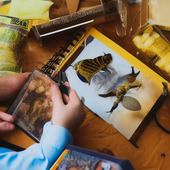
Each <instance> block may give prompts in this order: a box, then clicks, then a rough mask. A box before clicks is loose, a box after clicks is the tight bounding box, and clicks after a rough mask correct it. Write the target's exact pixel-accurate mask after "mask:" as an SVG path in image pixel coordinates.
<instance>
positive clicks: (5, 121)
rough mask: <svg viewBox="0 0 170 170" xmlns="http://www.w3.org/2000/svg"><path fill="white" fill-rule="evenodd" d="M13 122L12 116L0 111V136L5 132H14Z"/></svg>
mask: <svg viewBox="0 0 170 170" xmlns="http://www.w3.org/2000/svg"><path fill="white" fill-rule="evenodd" d="M13 122H14V117H13V116H12V115H9V114H7V113H4V112H1V111H0V135H1V134H2V133H5V132H7V131H12V130H14V128H15V125H14V124H13Z"/></svg>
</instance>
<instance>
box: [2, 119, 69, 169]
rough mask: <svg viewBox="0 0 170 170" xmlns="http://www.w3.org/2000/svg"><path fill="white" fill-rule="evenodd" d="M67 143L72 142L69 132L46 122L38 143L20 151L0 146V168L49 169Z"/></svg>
mask: <svg viewBox="0 0 170 170" xmlns="http://www.w3.org/2000/svg"><path fill="white" fill-rule="evenodd" d="M67 144H72V135H71V133H70V132H69V131H68V130H67V129H65V128H63V127H61V126H56V125H52V124H51V122H48V123H46V124H45V126H44V130H43V134H42V137H41V141H40V143H36V144H33V145H32V146H30V147H29V148H27V149H25V150H24V151H21V152H15V151H11V150H9V149H6V148H2V147H0V169H8V170H19V169H24V170H30V169H31V170H34V169H35V170H38V169H41V170H46V169H48V170H49V169H50V167H51V166H52V165H53V163H54V161H55V160H56V159H57V158H58V157H59V156H60V154H61V153H62V151H63V150H64V148H65V146H66V145H67Z"/></svg>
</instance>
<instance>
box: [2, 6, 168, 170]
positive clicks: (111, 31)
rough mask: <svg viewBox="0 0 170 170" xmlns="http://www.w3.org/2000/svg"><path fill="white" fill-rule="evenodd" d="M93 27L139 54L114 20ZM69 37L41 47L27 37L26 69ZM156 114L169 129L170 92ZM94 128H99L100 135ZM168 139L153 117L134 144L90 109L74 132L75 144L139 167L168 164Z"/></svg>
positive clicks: (39, 62)
mask: <svg viewBox="0 0 170 170" xmlns="http://www.w3.org/2000/svg"><path fill="white" fill-rule="evenodd" d="M130 10H131V11H130V14H129V17H131V18H133V17H134V13H133V9H131V8H130ZM94 27H95V28H96V29H97V30H99V31H100V32H101V33H103V34H104V35H105V36H107V37H108V38H110V39H111V40H113V41H114V42H116V43H117V44H119V45H120V46H121V47H123V48H124V49H126V50H127V51H128V52H129V53H131V54H132V55H134V56H136V49H135V48H134V46H133V45H132V42H131V38H130V37H129V36H124V37H120V36H118V35H117V33H116V31H115V23H114V21H111V22H107V23H103V24H100V25H96V26H94ZM164 33H165V35H166V36H167V37H168V38H170V32H166V31H165V32H164ZM67 39H68V36H66V35H63V36H60V37H55V38H53V39H50V40H46V41H44V42H43V45H42V47H40V46H39V44H38V43H37V41H36V40H35V38H34V37H28V39H27V42H26V43H25V44H24V46H23V47H22V49H21V52H22V56H23V72H32V71H33V70H34V68H35V67H37V66H38V67H39V68H41V66H42V65H43V64H44V63H46V62H47V61H48V60H49V59H50V58H51V57H52V56H53V54H54V53H55V52H56V51H58V50H59V48H60V46H62V45H64V44H65V42H66V40H67ZM169 92H170V89H169ZM3 109H5V108H3ZM87 112H88V111H87ZM157 115H158V117H159V120H160V121H161V122H162V123H163V124H164V125H165V126H166V127H167V128H169V129H170V124H169V121H170V96H168V98H167V100H166V101H165V103H164V104H163V105H162V107H161V108H160V109H159V111H158V113H157ZM87 122H88V123H87ZM88 124H89V126H88ZM93 124H95V127H94V128H93V130H92V129H90V128H91V127H93ZM99 124H100V125H101V126H103V127H105V129H107V130H108V128H109V133H108V134H107V135H108V136H110V138H109V140H110V139H111V138H112V141H108V138H107V135H106V134H105V132H103V130H102V129H101V127H100V126H99ZM95 130H96V131H98V132H99V133H98V136H97V133H96V132H95ZM107 132H108V131H107ZM115 133H116V134H115ZM113 134H115V135H113ZM112 135H113V136H112ZM169 141H170V136H169V134H168V133H165V132H164V131H162V130H161V129H160V128H159V127H158V126H157V124H156V123H155V121H154V120H151V122H150V123H149V125H148V127H147V128H146V129H145V131H144V133H143V134H142V136H141V137H140V139H139V141H138V142H137V144H138V145H139V148H135V147H134V146H132V145H131V144H130V142H129V141H127V139H125V138H124V137H123V136H122V135H120V134H119V133H118V132H117V131H116V130H115V129H113V128H112V127H110V126H109V125H108V124H107V123H105V122H104V121H102V120H101V119H99V118H98V117H95V116H94V115H93V114H92V113H91V112H88V114H87V118H86V122H85V123H84V124H83V125H82V126H81V127H80V128H79V129H78V131H77V132H76V133H75V134H74V144H75V145H78V146H81V147H85V148H88V149H92V150H96V151H103V152H105V151H104V150H105V148H107V151H110V153H114V155H115V156H116V157H119V158H124V159H129V160H130V161H131V162H132V164H133V166H134V167H135V169H137V170H140V169H144V170H146V169H147V170H156V169H162V170H163V169H164V170H165V169H167V168H169V167H170V163H169V159H170V145H169ZM108 153H109V152H108Z"/></svg>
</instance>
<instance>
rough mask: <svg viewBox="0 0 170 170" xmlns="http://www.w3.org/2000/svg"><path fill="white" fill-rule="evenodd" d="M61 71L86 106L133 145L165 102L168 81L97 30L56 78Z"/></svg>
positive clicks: (62, 65) (79, 45)
mask: <svg viewBox="0 0 170 170" xmlns="http://www.w3.org/2000/svg"><path fill="white" fill-rule="evenodd" d="M127 43H128V42H127ZM68 51H69V50H68ZM59 70H63V71H65V72H66V75H67V78H68V80H69V83H70V86H71V87H72V88H73V89H74V90H75V91H76V92H77V93H78V95H79V97H80V98H81V100H82V102H83V103H84V105H85V106H87V107H88V108H89V109H90V110H91V111H92V112H94V113H95V114H96V115H98V116H99V117H101V118H102V119H103V120H105V121H106V122H108V123H109V124H111V125H113V126H114V127H115V128H116V129H117V130H118V131H119V132H120V133H122V134H123V135H124V136H125V137H126V138H127V139H128V140H130V141H131V142H133V143H135V142H136V140H137V139H138V137H139V135H140V134H141V133H142V131H143V130H144V128H145V127H146V125H147V123H148V121H149V120H150V119H151V117H152V116H153V115H154V114H155V113H156V111H157V110H158V108H159V106H160V105H161V104H162V103H163V101H164V100H165V98H166V95H164V92H163V89H166V88H167V84H166V80H164V79H163V78H162V77H161V76H159V75H158V74H156V73H155V72H154V71H153V70H151V69H150V68H149V67H148V66H146V65H144V64H143V63H142V62H141V61H139V60H138V59H137V58H135V57H134V56H132V55H131V54H130V53H128V52H127V51H126V50H124V49H123V48H121V47H120V46H119V45H117V44H116V43H114V42H113V41H112V40H110V39H108V38H107V37H106V36H104V35H103V34H101V33H100V32H98V31H97V30H96V29H94V28H90V30H88V31H87V32H86V33H84V34H83V35H82V37H81V39H80V41H79V42H78V43H77V45H76V46H75V47H74V48H73V49H72V50H70V51H69V52H68V53H67V55H66V56H65V58H64V59H63V60H62V61H61V62H60V64H59V66H58V67H57V68H56V70H55V71H54V72H53V75H54V76H55V74H57V73H58V71H59Z"/></svg>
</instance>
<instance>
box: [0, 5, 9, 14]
mask: <svg viewBox="0 0 170 170" xmlns="http://www.w3.org/2000/svg"><path fill="white" fill-rule="evenodd" d="M9 8H10V4H6V5H3V6H0V15H8V12H9Z"/></svg>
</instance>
